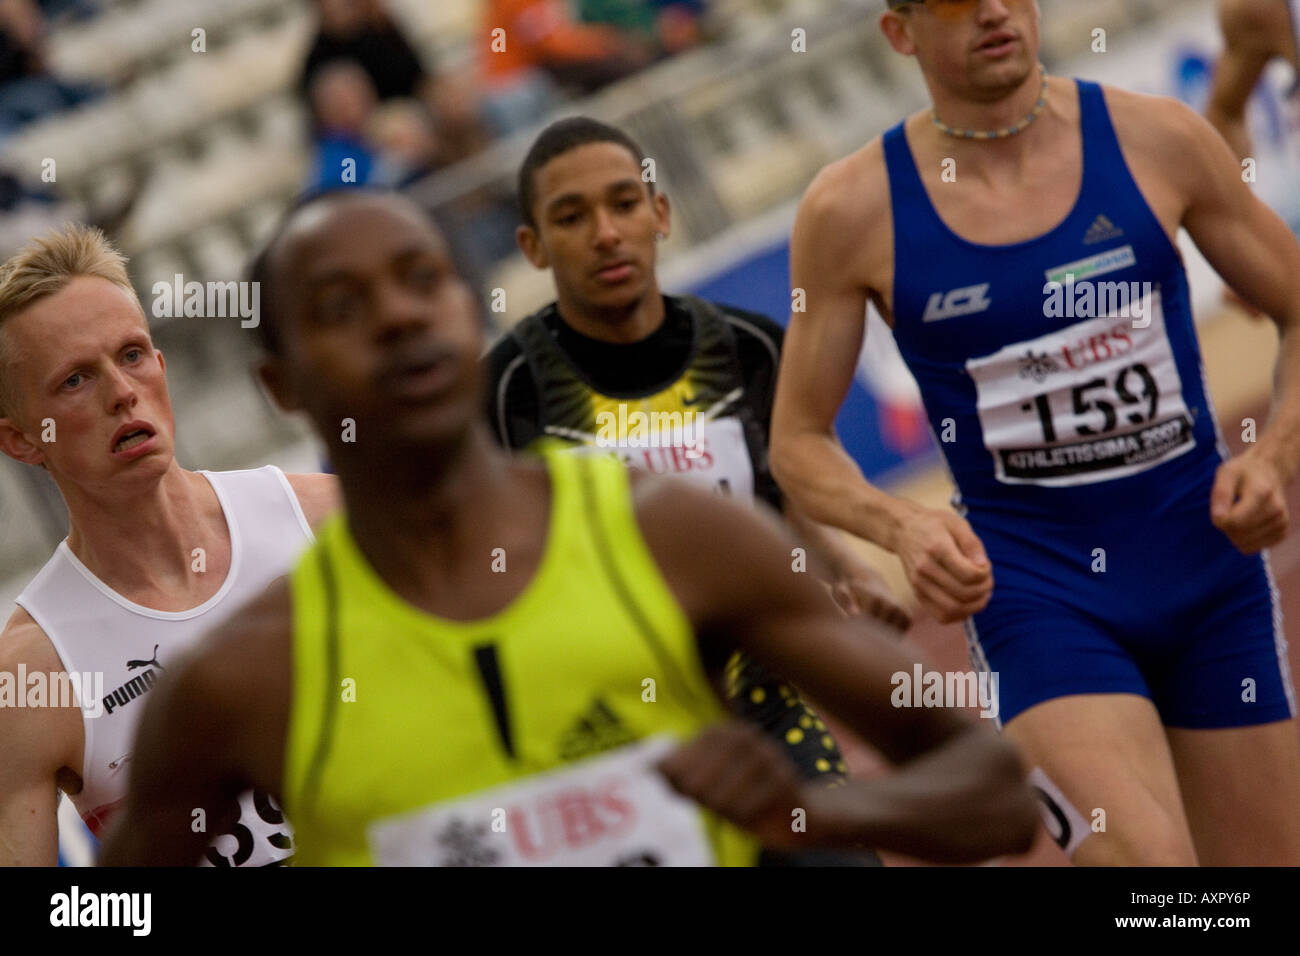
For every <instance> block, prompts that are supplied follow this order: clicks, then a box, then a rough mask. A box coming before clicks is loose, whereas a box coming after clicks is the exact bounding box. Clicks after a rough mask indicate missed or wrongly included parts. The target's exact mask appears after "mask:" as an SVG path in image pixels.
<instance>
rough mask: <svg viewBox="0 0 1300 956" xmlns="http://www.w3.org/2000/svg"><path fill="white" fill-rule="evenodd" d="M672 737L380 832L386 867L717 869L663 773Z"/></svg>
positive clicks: (397, 821)
mask: <svg viewBox="0 0 1300 956" xmlns="http://www.w3.org/2000/svg"><path fill="white" fill-rule="evenodd" d="M676 746H677V744H676V742H675V741H673V740H672V739H670V738H667V737H662V736H660V737H654V738H651V739H650V740H646V741H642V742H640V743H636V744H631V745H629V746H626V747H621V748H619V749H618V750H616V751H614V752H613V753H611V754H606V755H604V756H601V757H597V758H593V759H591V760H585V761H583V762H581V763H579V764H575V765H573V766H571V767H567V768H565V769H563V770H554V771H550V772H548V773H543V774H537V775H535V776H532V777H528V778H526V779H525V780H521V781H516V782H513V783H510V784H508V785H505V786H501V787H496V788H494V789H492V790H485V791H481V792H479V793H476V794H473V795H472V796H469V797H466V798H464V799H460V800H455V801H450V802H447V803H440V804H436V805H434V806H430V807H426V808H424V809H422V810H416V811H414V812H412V813H408V814H404V815H402V816H399V817H391V818H389V819H386V820H380V821H378V822H376V823H374V824H372V825H371V827H370V830H369V833H368V837H369V842H370V850H371V854H372V855H373V857H374V860H375V862H376V863H378V864H380V865H381V866H712V865H713V864H714V862H715V861H714V855H713V851H712V848H711V846H710V844H709V841H708V838H707V836H706V834H705V832H704V825H703V820H702V818H701V816H700V811H699V809H698V808H697V807H696V806H695V804H694V803H692V802H691V801H689V800H687V799H685V798H684V797H681V796H679V795H678V794H677V793H676V792H675V791H673V790H672V789H671V788H670V787H669V785H668V782H667V781H666V780H664V778H663V777H662V776H661V775H660V774H659V773H658V772H657V771H656V770H655V769H654V765H655V763H656V762H657V761H658V760H660V759H661V758H662V757H663V756H664V755H665V754H667V753H669V752H671V751H672V750H673V749H674V748H675V747H676Z"/></svg>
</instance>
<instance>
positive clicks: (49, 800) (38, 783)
mask: <svg viewBox="0 0 1300 956" xmlns="http://www.w3.org/2000/svg"><path fill="white" fill-rule="evenodd" d="M50 714H51V711H50V710H49V709H48V708H36V709H33V708H27V707H23V708H19V707H0V866H54V865H55V864H56V863H57V862H58V855H59V825H58V807H59V794H58V789H57V788H56V786H55V782H54V781H55V773H56V769H57V768H55V767H54V766H52V764H51V762H50V761H49V760H48V759H46V756H45V750H46V748H45V746H44V739H43V738H44V735H45V734H46V733H48V725H49V723H50V720H49V717H50Z"/></svg>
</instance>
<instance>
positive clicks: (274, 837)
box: [200, 790, 293, 866]
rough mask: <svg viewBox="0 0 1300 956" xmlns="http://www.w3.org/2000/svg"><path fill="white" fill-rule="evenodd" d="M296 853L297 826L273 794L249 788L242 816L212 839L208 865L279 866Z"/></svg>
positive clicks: (243, 799)
mask: <svg viewBox="0 0 1300 956" xmlns="http://www.w3.org/2000/svg"><path fill="white" fill-rule="evenodd" d="M292 856H293V827H291V826H290V825H289V822H288V821H287V820H286V819H285V818H284V813H283V811H281V810H280V807H279V805H278V804H277V803H276V802H275V800H274V798H272V797H271V796H270V794H266V793H263V792H261V791H260V790H258V791H254V790H246V791H245V792H243V793H241V794H240V795H239V820H238V821H237V822H236V823H235V825H234V827H233V828H232V829H231V830H230V831H229V832H228V833H223V834H221V835H220V836H218V837H217V838H216V839H215V840H213V841H212V844H211V846H209V847H208V848H207V850H206V851H205V852H204V855H203V859H202V861H201V862H200V865H204V866H277V865H279V864H282V863H284V862H286V861H288V859H289V858H290V857H292Z"/></svg>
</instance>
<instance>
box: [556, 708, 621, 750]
mask: <svg viewBox="0 0 1300 956" xmlns="http://www.w3.org/2000/svg"><path fill="white" fill-rule="evenodd" d="M636 739H637V736H636V734H634V733H633V732H632V731H630V730H628V728H627V726H626V725H625V724H624V723H623V721H621V720H619V717H618V714H616V713H614V711H612V710H610V708H609V705H608V704H606V703H605V702H604V701H603V700H601V699H600V698H599V697H598V698H596V699H595V700H594V701H592V703H591V706H590V707H589V708H588V709H587V712H586V713H585V714H584V715H583V716H581V717H579V718H578V720H577V721H576V722H575V723H574V725H573V726H572V727H571V728H570V729H569V731H568V732H567V733H566V734H565V735H564V736H563V737H561V738H560V759H561V760H566V761H568V760H580V759H581V758H583V757H590V756H593V755H595V754H599V753H604V752H605V751H607V750H614V749H615V748H618V747H622V746H624V745H625V744H630V743H632V742H633V741H635V740H636Z"/></svg>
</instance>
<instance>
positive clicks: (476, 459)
mask: <svg viewBox="0 0 1300 956" xmlns="http://www.w3.org/2000/svg"><path fill="white" fill-rule="evenodd" d="M411 457H414V456H411ZM421 457H425V458H428V459H436V460H439V461H441V462H442V464H441V465H440V466H438V467H435V468H425V469H418V470H417V469H414V468H411V469H407V470H405V471H404V472H401V473H395V471H394V469H391V468H388V467H384V468H375V467H367V466H366V465H365V463H364V462H355V463H354V462H348V463H346V464H344V463H342V462H340V463H338V465H337V471H338V475H339V479H340V482H341V484H342V487H343V498H344V502H345V507H346V513H347V520H348V529H349V530H350V531H351V533H352V538H353V540H354V541H355V542H356V544H357V547H358V548H360V550H361V553H362V554H364V555H365V557H366V560H367V561H368V562H369V563H370V566H371V567H373V568H374V569H375V571H376V572H377V573H378V574H379V576H380V577H381V578H383V580H384V581H385V582H386V583H387V584H388V585H389V587H391V588H392V589H393V590H394V591H396V592H398V593H399V594H403V595H427V594H429V593H431V591H436V590H437V588H436V580H437V579H442V580H446V579H447V578H449V577H451V578H454V577H456V576H458V572H457V570H456V569H458V568H462V569H463V566H464V562H467V561H475V562H476V561H478V560H479V558H480V557H481V558H482V559H483V560H482V568H483V569H484V570H486V569H487V568H488V567H489V563H490V561H491V557H492V555H491V549H490V548H489V549H488V550H482V548H481V545H482V539H483V537H484V535H485V534H488V535H490V534H491V533H492V529H493V528H497V527H499V526H500V523H501V522H502V521H508V520H509V518H510V516H511V515H512V514H513V513H514V512H515V511H516V508H517V506H518V504H519V500H518V499H519V495H518V488H517V487H516V485H517V482H515V481H514V478H513V471H512V469H515V468H518V467H519V466H518V465H517V464H515V463H513V462H512V460H511V457H510V456H509V455H507V454H506V453H505V452H504V451H502V450H501V449H500V448H499V447H498V446H497V445H496V444H495V443H494V442H493V441H492V438H491V436H490V435H489V434H488V432H487V430H486V428H484V427H481V426H479V425H478V424H475V425H474V426H473V427H471V428H470V429H469V430H468V432H467V433H466V435H465V436H464V439H463V442H462V443H461V444H460V445H459V446H458V447H456V448H454V449H440V450H439V451H438V452H437V453H436V454H435V453H429V454H427V455H422V456H421ZM354 466H355V467H354ZM480 551H481V554H480V553H479V552H480ZM475 567H478V565H475ZM431 579H433V580H431Z"/></svg>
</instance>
